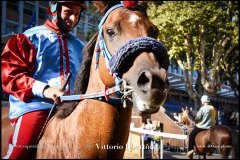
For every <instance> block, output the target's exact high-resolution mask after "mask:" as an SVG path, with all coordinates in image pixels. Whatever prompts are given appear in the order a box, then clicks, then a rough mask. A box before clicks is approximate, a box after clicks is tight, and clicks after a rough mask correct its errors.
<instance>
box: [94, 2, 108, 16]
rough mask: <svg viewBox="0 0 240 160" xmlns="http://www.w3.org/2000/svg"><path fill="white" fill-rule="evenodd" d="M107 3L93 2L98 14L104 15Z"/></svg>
mask: <svg viewBox="0 0 240 160" xmlns="http://www.w3.org/2000/svg"><path fill="white" fill-rule="evenodd" d="M107 4H108V2H107V1H93V5H94V6H95V7H96V8H97V10H98V12H100V13H102V14H103V13H104V10H105V9H106V7H107Z"/></svg>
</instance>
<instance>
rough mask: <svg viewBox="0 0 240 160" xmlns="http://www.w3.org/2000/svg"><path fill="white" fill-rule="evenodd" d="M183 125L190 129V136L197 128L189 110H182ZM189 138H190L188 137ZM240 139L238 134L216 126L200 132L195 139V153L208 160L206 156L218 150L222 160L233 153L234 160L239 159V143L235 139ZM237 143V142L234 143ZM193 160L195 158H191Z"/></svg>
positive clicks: (225, 127) (224, 127) (229, 129)
mask: <svg viewBox="0 0 240 160" xmlns="http://www.w3.org/2000/svg"><path fill="white" fill-rule="evenodd" d="M182 111H183V112H182V117H181V123H182V124H185V125H186V126H187V128H188V134H189V133H190V132H191V131H192V129H193V127H194V126H195V122H194V121H193V120H192V117H191V116H190V115H189V110H188V109H185V110H184V109H182ZM188 138H189V137H188ZM235 138H238V133H237V132H234V131H232V130H231V128H229V127H227V126H224V125H215V126H214V127H213V128H211V129H208V130H203V131H201V132H199V133H198V134H197V135H196V137H195V146H194V152H195V153H197V154H199V155H200V156H201V158H203V159H206V154H207V153H209V154H211V153H213V152H214V151H215V150H217V151H218V152H219V153H220V156H221V158H222V159H228V156H229V155H230V152H231V151H232V158H236V157H238V151H237V150H236V149H237V145H238V144H237V143H238V142H236V141H235V140H234V139H235ZM234 141H235V142H234ZM190 158H191V159H192V158H193V157H190Z"/></svg>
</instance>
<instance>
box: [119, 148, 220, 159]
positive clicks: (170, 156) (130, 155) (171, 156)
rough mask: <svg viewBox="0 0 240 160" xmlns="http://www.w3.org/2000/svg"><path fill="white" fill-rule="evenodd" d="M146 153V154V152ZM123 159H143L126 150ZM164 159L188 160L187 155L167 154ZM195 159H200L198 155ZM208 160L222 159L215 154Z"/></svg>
mask: <svg viewBox="0 0 240 160" xmlns="http://www.w3.org/2000/svg"><path fill="white" fill-rule="evenodd" d="M145 153H146V152H145ZM123 159H141V157H140V156H138V154H136V153H133V152H130V151H128V150H126V152H125V154H124V157H123ZM145 159H152V158H151V157H150V155H147V154H145ZM163 159H188V157H187V156H186V154H185V153H171V152H166V153H164V154H163ZM193 159H199V157H198V155H194V156H193ZM206 159H220V156H219V155H217V154H213V155H211V156H207V157H206Z"/></svg>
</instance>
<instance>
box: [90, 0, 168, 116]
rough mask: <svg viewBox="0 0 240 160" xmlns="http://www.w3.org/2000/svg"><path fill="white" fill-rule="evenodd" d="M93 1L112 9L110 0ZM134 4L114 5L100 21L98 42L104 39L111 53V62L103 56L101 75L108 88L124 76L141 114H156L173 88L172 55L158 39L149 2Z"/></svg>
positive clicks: (97, 5)
mask: <svg viewBox="0 0 240 160" xmlns="http://www.w3.org/2000/svg"><path fill="white" fill-rule="evenodd" d="M133 2H134V1H133ZM93 3H95V6H96V7H97V8H98V9H99V10H100V11H104V10H105V11H106V8H110V7H109V3H107V2H102V3H101V2H99V1H96V2H95V1H94V2H93ZM134 4H135V6H134V7H132V8H131V6H124V5H121V4H119V5H120V7H116V8H113V9H112V8H111V9H110V10H108V11H107V13H105V15H104V17H103V19H102V21H101V22H100V24H99V29H100V31H99V35H100V38H99V39H98V40H97V42H99V41H101V40H103V41H104V44H103V45H102V46H103V48H104V47H105V51H106V50H107V51H106V52H109V54H110V56H111V57H110V58H109V62H106V61H108V60H106V59H107V58H103V57H102V56H100V57H99V71H100V78H101V80H102V82H103V83H104V84H105V85H106V86H107V87H111V86H114V85H115V84H116V79H115V77H118V78H119V79H122V80H123V81H124V82H125V83H126V86H128V88H131V94H130V95H128V98H129V99H131V101H132V102H133V106H134V107H135V108H136V109H137V110H138V111H139V112H140V113H155V112H157V111H158V110H159V108H160V106H161V105H162V104H163V103H164V101H165V99H166V97H167V93H168V90H169V82H168V79H167V69H168V65H169V57H168V54H167V50H166V48H165V47H164V46H163V45H162V44H161V43H160V42H158V41H156V40H155V39H156V38H157V37H158V34H159V31H158V29H157V27H156V26H155V25H154V24H153V23H152V22H151V21H150V20H149V19H148V17H147V15H146V8H145V7H146V4H144V3H141V4H140V3H138V4H136V2H134ZM115 6H116V5H115ZM103 8H104V9H103ZM129 8H130V9H129ZM100 43H101V42H100ZM99 48H101V45H100V47H99ZM105 57H108V53H106V55H105ZM103 63H107V65H102V64H103ZM106 72H109V73H108V74H106ZM106 75H108V76H106Z"/></svg>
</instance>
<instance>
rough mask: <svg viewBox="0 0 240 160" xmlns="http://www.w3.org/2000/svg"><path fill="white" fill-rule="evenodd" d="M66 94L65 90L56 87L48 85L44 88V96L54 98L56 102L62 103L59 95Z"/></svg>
mask: <svg viewBox="0 0 240 160" xmlns="http://www.w3.org/2000/svg"><path fill="white" fill-rule="evenodd" d="M64 94H65V90H62V89H60V88H56V87H46V88H45V89H44V90H43V96H44V97H45V98H49V99H52V100H53V101H54V102H55V103H57V104H60V103H61V102H60V100H59V98H58V97H60V96H62V95H64Z"/></svg>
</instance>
